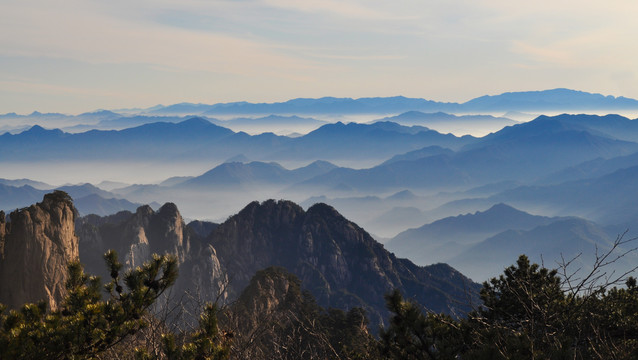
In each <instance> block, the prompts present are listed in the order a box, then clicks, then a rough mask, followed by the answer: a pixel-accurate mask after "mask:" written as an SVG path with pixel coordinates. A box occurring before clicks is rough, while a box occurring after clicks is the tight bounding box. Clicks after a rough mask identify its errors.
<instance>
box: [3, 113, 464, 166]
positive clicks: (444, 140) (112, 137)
mask: <svg viewBox="0 0 638 360" xmlns="http://www.w3.org/2000/svg"><path fill="white" fill-rule="evenodd" d="M473 140H474V138H473V137H470V136H464V137H460V138H459V137H456V136H453V135H450V134H447V135H443V134H440V133H438V132H436V131H432V130H429V129H427V128H423V127H406V126H401V125H398V124H394V123H387V122H382V123H375V124H370V125H366V124H355V123H350V124H343V123H336V124H328V125H324V126H322V127H320V128H319V129H317V130H315V131H312V132H310V133H308V134H306V135H304V136H301V137H296V138H291V137H285V136H277V135H274V134H272V133H264V134H260V135H254V136H251V135H248V134H246V133H242V132H240V133H235V132H233V131H232V130H229V129H226V128H223V127H220V126H217V125H215V124H212V123H211V122H209V121H207V120H205V119H201V118H192V119H189V120H186V121H182V122H180V123H165V122H160V123H153V124H146V125H142V126H138V127H134V128H129V129H125V130H119V131H102V130H91V131H87V132H83V133H77V134H71V133H65V132H63V131H61V130H59V129H56V130H46V129H44V128H42V127H41V126H33V127H32V128H31V129H29V130H28V131H25V132H22V133H19V134H9V133H5V134H3V135H0V152H2V153H3V155H4V156H5V157H6V158H7V159H11V161H14V162H15V161H43V160H46V159H52V158H56V159H57V158H63V159H65V160H66V161H73V160H90V159H99V160H101V161H114V160H136V159H137V160H147V161H148V160H170V161H177V160H182V161H186V160H188V161H193V160H202V159H209V160H210V159H211V158H213V159H217V160H224V159H228V158H230V157H233V156H237V155H240V154H242V155H244V156H247V157H249V158H252V159H256V160H268V161H273V160H286V159H287V160H299V161H314V160H331V159H350V160H356V159H368V160H370V159H383V158H388V157H390V156H392V155H395V154H396V153H397V151H399V152H405V151H411V150H416V149H418V148H421V147H423V146H426V145H438V146H442V147H447V148H459V147H461V146H463V145H465V144H468V143H470V142H471V141H473ZM78 149H82V151H77V150H78Z"/></svg>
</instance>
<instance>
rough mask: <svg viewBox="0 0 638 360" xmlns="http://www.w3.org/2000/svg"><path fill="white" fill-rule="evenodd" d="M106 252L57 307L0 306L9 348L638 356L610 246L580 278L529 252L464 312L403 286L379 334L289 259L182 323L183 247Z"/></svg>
mask: <svg viewBox="0 0 638 360" xmlns="http://www.w3.org/2000/svg"><path fill="white" fill-rule="evenodd" d="M105 259H106V262H107V266H108V269H109V271H110V277H111V279H110V281H109V282H108V283H107V284H106V285H104V286H102V283H101V281H100V279H99V278H97V277H93V276H88V275H86V274H85V273H84V272H83V269H82V266H81V265H80V264H79V263H72V264H71V265H70V266H69V280H68V281H67V284H66V286H67V289H68V295H67V297H66V298H65V300H64V301H63V303H62V304H61V306H60V307H59V308H58V309H53V310H50V309H46V305H45V304H44V303H40V304H26V305H24V306H23V307H22V308H21V309H19V310H10V311H8V310H7V309H6V308H4V307H0V358H1V359H228V358H236V359H635V358H638V285H637V283H636V280H635V279H634V278H633V277H628V276H627V275H628V274H605V273H604V271H603V270H604V266H605V265H606V264H607V263H608V262H609V261H613V259H609V258H608V257H605V256H601V257H599V258H598V259H597V262H596V264H595V266H594V270H593V271H591V272H590V273H587V274H582V276H580V277H579V276H577V275H578V272H576V273H572V274H567V272H566V267H567V266H568V265H569V264H568V263H566V264H563V266H562V267H559V269H557V270H549V269H547V268H545V267H542V266H539V265H537V264H531V263H530V262H529V260H528V259H527V257H526V256H521V257H519V259H518V260H517V262H516V264H515V265H512V266H510V267H509V268H507V269H505V271H504V273H503V274H502V275H500V276H499V277H498V278H493V279H491V280H490V281H489V282H485V283H484V284H483V288H482V290H481V293H480V298H481V301H482V304H476V306H475V310H473V311H472V312H470V313H468V314H466V316H465V317H463V318H456V319H455V318H452V317H450V316H448V315H442V314H437V313H427V312H424V311H423V307H422V306H421V305H419V304H417V303H415V302H412V301H410V300H409V299H408V300H406V299H404V298H403V297H402V295H401V294H400V292H399V291H396V290H395V291H394V292H392V293H390V294H388V295H387V296H386V301H387V307H388V309H389V310H390V311H391V312H392V316H391V318H390V319H389V323H388V324H387V325H386V326H385V328H383V329H380V335H379V338H375V337H374V336H372V335H371V334H370V333H369V332H368V329H367V320H366V316H365V313H364V312H363V310H361V309H359V308H354V309H351V310H350V311H348V312H344V311H342V310H334V309H329V310H325V309H323V308H321V307H320V306H318V305H317V304H316V303H315V301H314V299H313V297H312V296H311V295H310V294H309V293H308V292H305V291H302V290H301V287H300V282H299V280H298V279H297V278H296V277H295V276H294V275H292V274H290V273H288V272H286V271H285V270H284V269H282V268H268V269H265V270H262V271H259V272H258V273H257V274H256V275H255V276H254V277H253V279H252V280H251V283H250V285H249V286H248V287H247V289H246V290H245V291H244V292H243V293H242V295H241V296H240V297H239V299H238V300H237V301H236V302H234V303H232V304H230V305H226V306H224V307H221V308H220V307H218V306H217V304H206V305H202V306H201V309H202V313H201V316H200V321H199V324H197V325H196V326H193V327H191V328H186V327H181V328H180V327H179V326H176V325H175V320H172V321H170V322H172V323H170V322H169V321H168V320H167V319H169V317H168V316H162V312H161V311H159V310H158V309H159V308H161V306H158V303H159V302H160V301H159V300H161V299H162V297H163V296H165V295H166V293H167V289H169V288H170V286H171V285H172V284H173V283H174V282H175V279H176V278H177V267H176V261H175V258H173V257H171V256H168V255H166V256H154V257H153V259H152V260H151V261H149V262H147V263H145V265H144V266H143V267H138V268H135V269H132V270H130V271H128V272H126V274H124V275H121V269H122V265H121V264H120V263H119V262H118V259H117V256H116V255H115V253H114V252H109V253H107V254H106V255H105ZM621 281H622V282H624V285H623V286H620V287H619V285H622V284H620V282H621ZM103 290H105V291H106V293H105V292H104V291H103ZM105 294H106V295H105ZM160 310H161V309H160ZM164 310H166V309H164ZM163 314H166V312H164V313H163Z"/></svg>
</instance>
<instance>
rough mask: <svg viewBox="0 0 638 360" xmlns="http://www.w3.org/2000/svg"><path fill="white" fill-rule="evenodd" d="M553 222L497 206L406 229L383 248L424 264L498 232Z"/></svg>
mask: <svg viewBox="0 0 638 360" xmlns="http://www.w3.org/2000/svg"><path fill="white" fill-rule="evenodd" d="M554 220H555V219H552V218H549V217H545V216H537V215H530V214H528V213H526V212H524V211H520V210H517V209H515V208H513V207H511V206H509V205H506V204H503V203H500V204H496V205H494V206H492V207H490V208H489V209H487V210H485V211H477V212H475V213H473V214H465V215H458V216H454V217H447V218H444V219H441V220H437V221H435V222H433V223H430V224H426V225H423V226H421V227H419V228H416V229H409V230H406V231H404V232H402V233H400V234H398V235H397V236H395V237H394V238H393V239H391V240H390V241H389V242H387V243H386V247H387V248H388V250H390V251H393V252H394V253H396V254H397V256H402V257H407V258H409V259H410V260H412V261H414V262H415V263H416V264H421V265H424V264H430V263H432V262H436V261H437V260H438V261H444V260H445V259H448V258H449V257H450V256H453V255H455V254H457V253H459V252H461V251H463V250H464V249H466V248H467V247H468V246H469V245H471V244H473V243H476V242H478V241H481V240H484V239H486V238H487V237H490V236H492V235H495V234H498V233H500V232H502V231H505V230H529V229H532V228H534V227H537V226H540V225H545V224H549V223H550V222H552V221H554ZM508 261H511V260H508Z"/></svg>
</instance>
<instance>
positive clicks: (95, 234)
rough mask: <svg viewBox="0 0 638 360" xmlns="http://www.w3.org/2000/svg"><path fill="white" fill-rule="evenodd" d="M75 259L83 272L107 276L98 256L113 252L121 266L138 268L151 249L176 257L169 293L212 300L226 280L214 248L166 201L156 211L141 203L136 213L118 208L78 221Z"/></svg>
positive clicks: (150, 252)
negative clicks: (176, 273)
mask: <svg viewBox="0 0 638 360" xmlns="http://www.w3.org/2000/svg"><path fill="white" fill-rule="evenodd" d="M76 229H77V232H78V235H79V237H80V260H81V262H82V263H84V264H85V268H86V270H87V272H89V273H92V274H100V275H101V276H102V278H103V279H108V276H109V275H108V274H107V273H106V266H105V263H104V260H103V258H102V255H103V254H104V253H105V252H106V251H107V250H109V249H113V250H115V251H117V253H118V254H119V258H120V261H121V262H122V264H124V266H125V267H126V268H130V267H135V266H139V265H141V264H143V263H144V261H147V260H149V259H150V258H151V255H152V254H154V253H157V254H165V253H169V254H173V255H175V256H176V257H177V261H178V266H179V277H178V279H177V282H176V284H175V285H174V287H173V293H183V292H184V291H189V292H190V293H191V294H194V293H197V296H201V297H202V298H201V299H199V300H214V299H215V298H216V296H217V294H218V293H219V290H220V288H221V287H222V286H223V284H224V283H225V282H226V276H225V275H224V273H223V272H222V269H221V265H220V263H219V260H218V259H217V255H216V252H215V249H214V248H213V247H212V246H211V245H209V244H206V243H204V242H203V241H202V239H201V237H199V236H198V235H197V233H196V232H195V231H194V230H192V229H191V228H189V227H187V226H186V224H185V223H184V220H183V218H182V216H181V215H180V213H179V210H178V209H177V206H175V204H172V203H166V204H164V206H162V207H161V208H160V209H159V210H158V211H157V212H156V211H153V209H152V208H151V207H150V206H146V205H145V206H141V207H139V208H138V209H137V211H136V212H135V213H131V212H128V211H122V212H119V213H117V214H115V215H111V216H106V217H100V216H96V215H88V216H85V217H82V218H80V219H78V221H77V222H76Z"/></svg>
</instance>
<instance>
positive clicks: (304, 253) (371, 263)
mask: <svg viewBox="0 0 638 360" xmlns="http://www.w3.org/2000/svg"><path fill="white" fill-rule="evenodd" d="M208 241H209V242H210V243H211V244H212V245H213V247H214V248H215V250H216V251H217V256H218V258H219V260H220V263H221V264H222V267H223V268H224V269H225V270H226V271H227V273H228V274H232V277H233V282H234V286H233V288H234V289H242V288H244V287H245V286H247V285H248V282H249V280H250V278H251V277H252V274H254V273H255V272H257V271H259V270H261V269H263V268H266V267H269V266H280V267H284V268H285V269H287V270H288V271H290V272H291V273H293V274H295V275H296V276H297V277H299V279H300V280H301V282H302V286H303V287H304V288H305V289H308V290H309V291H310V292H311V293H312V294H313V295H314V296H315V297H316V298H317V301H318V303H319V304H321V305H322V306H325V307H338V308H342V309H343V308H346V309H348V308H351V307H355V306H361V307H364V308H365V309H366V310H367V311H368V313H369V314H370V316H371V319H372V320H371V321H372V323H373V324H379V323H380V322H381V321H382V319H384V318H386V316H387V315H388V313H387V311H386V310H385V303H384V301H383V295H384V294H385V293H387V292H388V291H389V290H391V289H393V288H398V289H400V290H401V291H403V292H405V293H406V295H408V296H409V297H412V298H415V299H416V300H417V301H419V302H420V303H421V304H423V305H425V306H426V307H428V308H430V309H433V310H435V311H444V312H447V313H456V314H459V313H462V312H463V311H465V310H467V309H468V307H467V305H459V304H462V303H463V302H462V301H464V299H465V293H466V291H465V289H466V288H468V287H469V288H470V289H473V290H474V289H476V284H473V283H472V282H471V281H470V280H469V279H467V278H465V277H464V276H462V275H460V274H458V276H456V277H455V278H454V280H452V279H451V278H450V277H449V274H448V276H447V277H445V276H443V277H440V276H439V275H438V274H432V273H430V272H429V271H428V270H427V268H423V267H419V266H416V265H414V264H412V263H411V262H410V261H408V260H405V259H400V260H399V259H397V258H395V257H394V255H392V254H390V253H389V252H388V251H386V250H385V249H384V248H383V246H382V245H381V244H379V243H378V242H376V241H375V240H374V239H373V238H372V237H371V236H370V235H369V234H368V233H367V232H366V231H365V230H363V229H362V228H360V227H359V226H357V225H356V224H354V223H352V222H350V221H348V220H347V219H346V218H344V217H343V216H342V215H341V214H339V212H337V211H336V210H335V209H334V208H333V207H331V206H329V205H326V204H323V203H318V204H315V205H313V206H311V207H310V208H309V209H308V211H304V210H303V209H302V208H301V207H300V206H299V205H297V204H295V203H293V202H290V201H283V200H282V201H274V200H268V201H264V202H262V203H258V202H252V203H250V204H248V205H247V206H246V207H245V208H244V209H242V210H241V211H240V212H239V213H238V214H237V215H234V216H232V217H230V218H229V219H228V220H227V221H226V222H224V223H222V224H220V225H219V226H218V227H217V228H216V229H215V230H214V231H213V232H212V233H211V235H210V236H209V238H208ZM461 279H462V280H461ZM473 290H472V291H473ZM237 295H238V293H235V294H231V297H234V296H237ZM457 301H458V302H457ZM464 304H467V303H466V302H465V303H464ZM372 328H374V325H373V326H372Z"/></svg>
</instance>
